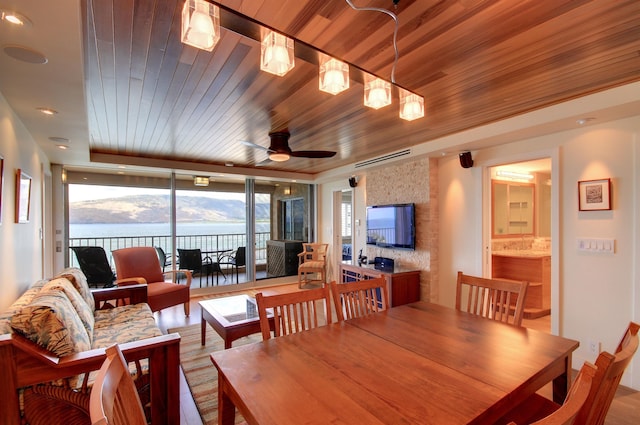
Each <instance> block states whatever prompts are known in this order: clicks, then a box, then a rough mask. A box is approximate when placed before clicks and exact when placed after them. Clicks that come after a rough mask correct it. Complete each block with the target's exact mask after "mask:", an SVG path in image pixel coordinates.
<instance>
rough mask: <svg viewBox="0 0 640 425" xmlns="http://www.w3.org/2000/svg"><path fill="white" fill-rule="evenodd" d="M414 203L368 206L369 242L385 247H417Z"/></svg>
mask: <svg viewBox="0 0 640 425" xmlns="http://www.w3.org/2000/svg"><path fill="white" fill-rule="evenodd" d="M414 210H415V206H414V204H394V205H374V206H369V207H367V244H368V245H376V246H379V247H383V248H397V249H411V250H414V249H416V245H415V241H416V231H415V212H414Z"/></svg>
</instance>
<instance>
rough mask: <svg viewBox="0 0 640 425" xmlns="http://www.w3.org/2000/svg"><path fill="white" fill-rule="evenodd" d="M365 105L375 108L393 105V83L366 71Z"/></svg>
mask: <svg viewBox="0 0 640 425" xmlns="http://www.w3.org/2000/svg"><path fill="white" fill-rule="evenodd" d="M364 105H365V106H368V107H369V108H373V109H380V108H383V107H385V106H387V105H391V83H389V82H388V81H385V80H383V79H381V78H378V77H374V76H373V75H371V74H366V73H365V74H364Z"/></svg>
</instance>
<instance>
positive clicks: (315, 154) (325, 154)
mask: <svg viewBox="0 0 640 425" xmlns="http://www.w3.org/2000/svg"><path fill="white" fill-rule="evenodd" d="M335 154H336V152H332V151H292V152H291V156H295V157H298V158H331V157H332V156H334V155H335Z"/></svg>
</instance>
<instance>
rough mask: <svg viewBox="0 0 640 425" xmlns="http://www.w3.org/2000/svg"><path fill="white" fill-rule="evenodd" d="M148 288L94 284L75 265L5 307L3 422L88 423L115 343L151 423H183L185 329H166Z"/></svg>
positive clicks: (0, 378) (1, 324)
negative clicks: (98, 379) (97, 380)
mask: <svg viewBox="0 0 640 425" xmlns="http://www.w3.org/2000/svg"><path fill="white" fill-rule="evenodd" d="M146 289H147V288H146V285H130V286H125V287H114V288H106V289H97V290H96V289H94V290H91V289H89V286H88V284H87V281H86V277H85V276H84V274H83V273H82V272H81V271H80V269H77V268H70V269H66V270H64V271H63V272H61V273H59V274H58V275H57V276H55V277H54V278H52V279H45V280H41V281H38V282H36V283H34V284H33V285H32V286H31V287H30V288H29V289H28V290H27V291H25V293H24V294H23V295H22V296H20V297H19V298H18V299H17V300H16V301H15V302H14V303H13V304H12V305H11V306H10V307H9V308H8V309H7V310H6V311H4V312H2V313H0V382H2V383H3V385H2V386H0V412H2V414H0V424H15V425H18V424H31V425H40V424H52V423H64V424H65V425H73V424H90V420H89V415H88V412H89V410H88V408H89V396H90V393H91V384H92V381H93V379H94V376H95V373H96V371H97V370H98V369H99V368H100V366H101V365H102V363H103V362H104V360H105V358H106V355H105V348H106V347H108V346H110V345H112V344H115V343H117V344H119V345H120V348H121V350H122V352H123V354H124V356H125V359H126V360H127V361H128V362H129V364H130V368H131V372H132V375H133V376H134V379H135V381H136V387H137V388H138V392H139V394H140V398H141V400H142V402H143V405H145V413H146V414H147V417H148V419H149V420H150V421H151V423H153V424H154V425H156V424H176V423H179V422H180V394H179V376H180V375H179V368H180V354H179V343H180V336H179V335H178V334H169V335H163V334H162V332H161V331H160V328H158V326H157V324H156V322H155V319H154V316H153V313H152V312H151V309H150V308H149V305H148V304H147V303H146V300H147V290H146Z"/></svg>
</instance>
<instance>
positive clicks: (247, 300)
mask: <svg viewBox="0 0 640 425" xmlns="http://www.w3.org/2000/svg"><path fill="white" fill-rule="evenodd" d="M200 305H201V307H202V308H206V309H207V310H209V311H210V312H211V313H214V312H215V313H217V315H219V316H222V317H223V318H224V319H225V320H226V321H228V322H230V323H232V322H238V321H240V320H249V319H257V318H258V307H257V306H256V300H255V298H253V297H250V296H249V295H235V296H231V297H220V298H213V299H210V300H205V301H200Z"/></svg>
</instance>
